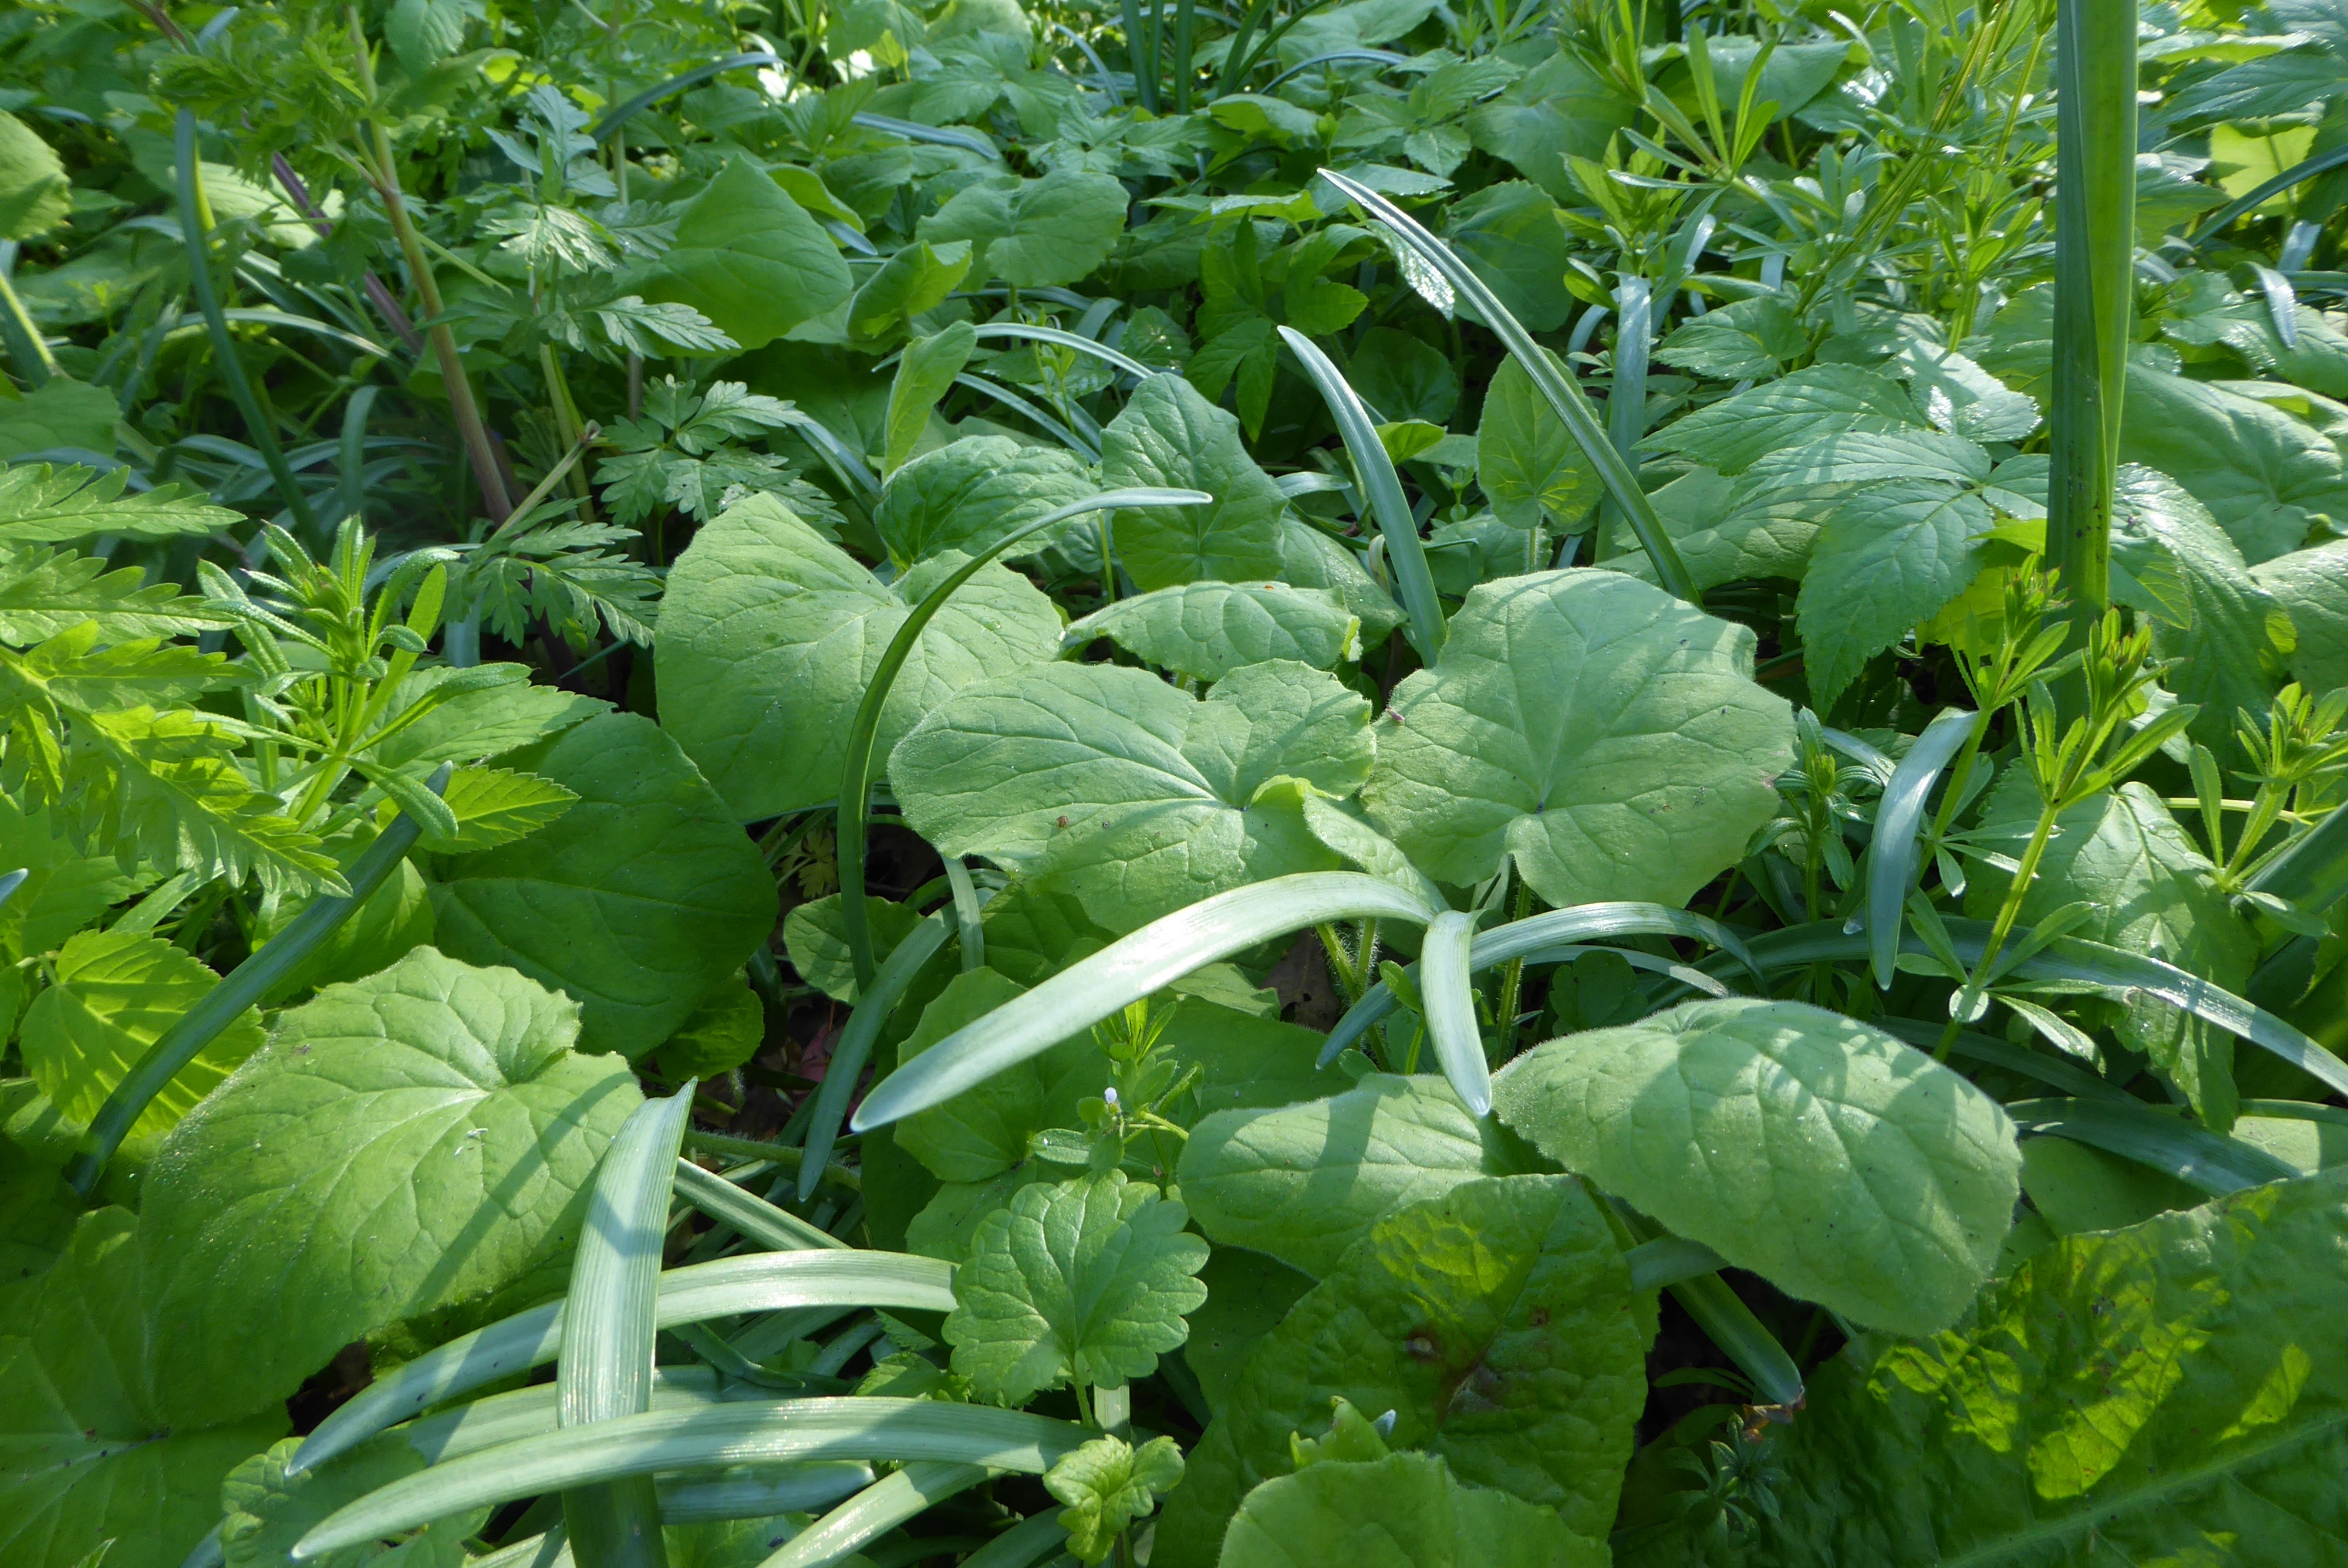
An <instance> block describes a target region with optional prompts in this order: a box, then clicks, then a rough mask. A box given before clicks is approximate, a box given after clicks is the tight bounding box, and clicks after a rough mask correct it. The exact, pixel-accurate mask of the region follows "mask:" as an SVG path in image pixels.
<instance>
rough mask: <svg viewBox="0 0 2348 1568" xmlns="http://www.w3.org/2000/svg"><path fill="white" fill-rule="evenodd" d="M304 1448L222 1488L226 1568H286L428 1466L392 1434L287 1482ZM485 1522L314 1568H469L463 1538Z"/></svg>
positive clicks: (248, 1468) (336, 1557)
mask: <svg viewBox="0 0 2348 1568" xmlns="http://www.w3.org/2000/svg"><path fill="white" fill-rule="evenodd" d="M550 1424H551V1423H550ZM301 1446H302V1440H301V1439H299V1438H286V1439H284V1440H282V1441H280V1442H278V1443H275V1444H273V1446H272V1447H271V1448H270V1450H269V1451H268V1452H266V1453H258V1454H255V1455H253V1456H252V1458H251V1459H249V1460H245V1461H244V1462H243V1463H242V1464H241V1465H239V1466H237V1467H236V1469H234V1470H232V1471H230V1472H229V1474H228V1478H227V1480H226V1481H223V1482H222V1483H221V1489H220V1491H221V1515H222V1517H221V1527H220V1529H221V1552H222V1553H223V1554H224V1555H225V1557H226V1558H227V1562H228V1568H288V1565H289V1564H290V1563H292V1562H293V1556H292V1553H293V1543H294V1542H297V1541H299V1540H301V1539H302V1537H303V1536H304V1535H306V1534H307V1533H309V1532H310V1531H311V1530H312V1529H313V1528H314V1527H315V1526H316V1525H318V1524H319V1523H321V1522H324V1520H325V1518H326V1517H327V1516H328V1515H329V1514H331V1513H333V1512H335V1511H336V1510H337V1509H340V1508H342V1507H344V1506H345V1505H347V1504H349V1503H353V1502H356V1501H358V1500H359V1499H360V1498H362V1497H365V1496H366V1494H367V1493H368V1492H370V1491H375V1490H376V1488H377V1487H379V1486H387V1485H389V1484H390V1483H391V1482H393V1481H398V1480H400V1479H401V1478H402V1477H405V1476H410V1475H414V1474H415V1473H416V1472H417V1471H420V1470H422V1469H424V1467H425V1465H426V1463H427V1460H426V1458H425V1456H424V1455H423V1454H422V1453H419V1452H417V1449H416V1447H415V1446H414V1445H413V1444H411V1443H409V1442H407V1441H404V1440H402V1439H401V1438H400V1437H399V1436H398V1435H396V1434H393V1435H389V1436H386V1437H381V1438H377V1439H376V1440H374V1441H373V1442H370V1443H366V1444H365V1445H363V1446H361V1447H360V1448H358V1449H357V1450H355V1451H353V1452H351V1453H348V1454H345V1456H343V1458H342V1459H340V1460H337V1461H336V1462H335V1463H334V1464H333V1465H330V1466H327V1467H324V1468H323V1469H319V1470H311V1471H302V1472H300V1473H297V1474H294V1475H290V1476H289V1475H288V1474H286V1473H285V1464H286V1461H287V1460H290V1459H292V1458H293V1452H294V1450H296V1449H299V1448H300V1447H301ZM487 1522H489V1515H488V1511H487V1510H483V1509H475V1510H473V1511H472V1512H468V1513H461V1514H458V1515H455V1516H454V1517H451V1518H448V1519H443V1520H440V1521H438V1522H435V1523H433V1524H430V1525H427V1526H426V1527H425V1528H424V1530H423V1531H421V1532H419V1533H418V1534H417V1535H414V1536H410V1537H408V1538H407V1541H405V1542H399V1543H397V1546H396V1549H395V1547H394V1545H393V1543H391V1542H370V1543H368V1544H366V1545H363V1546H352V1547H346V1548H345V1549H344V1550H342V1551H340V1552H335V1553H328V1554H327V1555H326V1556H324V1557H321V1558H314V1559H312V1560H311V1561H313V1562H314V1563H316V1564H317V1568H362V1565H363V1564H367V1563H381V1564H383V1565H384V1568H464V1565H465V1563H467V1562H468V1561H469V1559H468V1557H467V1555H466V1553H465V1538H466V1537H467V1536H469V1535H471V1534H472V1533H474V1532H477V1531H479V1529H480V1528H481V1526H482V1525H484V1524H486V1523H487Z"/></svg>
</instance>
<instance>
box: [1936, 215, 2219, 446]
mask: <svg viewBox="0 0 2348 1568" xmlns="http://www.w3.org/2000/svg"><path fill="white" fill-rule="evenodd" d="M2193 189H2194V190H2207V187H2204V186H2195V187H2193ZM1900 364H1902V365H1903V366H1904V367H1905V368H1906V369H1907V371H1908V395H1910V397H1913V398H1914V399H1915V400H1916V406H1917V407H1919V408H1921V409H1922V410H1923V411H1924V417H1925V418H1927V419H1930V420H1931V422H1932V426H1933V428H1934V429H1936V430H1945V431H1947V432H1949V433H1950V434H1951V435H1952V436H1964V437H1966V438H1967V439H1968V440H1972V441H2020V440H2022V439H2024V437H2026V436H2029V435H2030V433H2031V432H2032V431H2034V430H2035V429H2037V428H2038V405H2037V404H2036V403H2035V402H2034V401H2032V399H2031V397H2030V395H2029V394H2027V393H2024V392H2017V391H2015V390H2014V389H2013V388H2012V387H2010V386H2008V385H2006V384H2005V383H2003V382H2002V381H2000V380H1998V378H1997V377H1995V376H1993V375H1992V374H1990V373H1989V372H1988V371H1986V370H1984V369H1982V367H1981V366H1980V365H1978V364H1974V363H1973V362H1972V360H1970V359H1967V358H1966V357H1965V356H1964V355H1963V354H1957V353H1955V352H1953V351H1952V350H1949V349H1944V348H1937V347H1934V346H1932V345H1931V344H1929V343H1908V344H1906V345H1905V346H1904V347H1902V348H1901V350H1900Z"/></svg>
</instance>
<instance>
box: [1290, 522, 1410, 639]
mask: <svg viewBox="0 0 2348 1568" xmlns="http://www.w3.org/2000/svg"><path fill="white" fill-rule="evenodd" d="M1280 573H1281V576H1282V579H1285V580H1286V581H1287V583H1288V585H1289V586H1290V587H1291V588H1303V589H1321V590H1323V591H1324V592H1328V593H1334V594H1335V595H1336V596H1337V602H1338V603H1339V604H1340V605H1343V606H1344V610H1345V612H1346V613H1347V614H1348V615H1351V616H1353V617H1354V618H1355V619H1356V620H1360V621H1361V623H1362V643H1363V645H1364V646H1365V647H1375V646H1376V645H1377V644H1378V643H1380V642H1382V641H1385V637H1386V634H1387V633H1388V632H1390V631H1392V630H1394V629H1395V627H1397V626H1400V625H1401V624H1402V623H1403V622H1404V621H1405V620H1407V619H1408V617H1406V615H1404V613H1403V609H1402V606H1400V605H1398V604H1396V603H1395V601H1394V595H1392V594H1390V593H1388V592H1387V591H1386V590H1385V589H1384V588H1383V587H1381V586H1380V585H1379V583H1378V580H1377V579H1375V578H1374V577H1372V576H1371V575H1370V574H1369V572H1368V570H1367V569H1365V568H1364V567H1363V565H1362V563H1361V559H1360V558H1359V557H1357V556H1355V555H1354V552H1353V551H1352V550H1351V549H1348V548H1346V547H1345V546H1344V545H1341V544H1339V543H1338V542H1337V541H1336V540H1335V539H1333V538H1330V537H1329V536H1328V535H1327V534H1324V533H1323V532H1322V531H1321V530H1320V529H1319V528H1314V527H1313V525H1312V524H1310V523H1308V522H1305V521H1304V520H1303V518H1298V517H1296V516H1295V515H1294V514H1289V515H1288V516H1286V517H1284V518H1282V521H1281V527H1280Z"/></svg>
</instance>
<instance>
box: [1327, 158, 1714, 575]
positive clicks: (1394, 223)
mask: <svg viewBox="0 0 2348 1568" xmlns="http://www.w3.org/2000/svg"><path fill="white" fill-rule="evenodd" d="M1320 178H1321V179H1325V180H1327V181H1328V182H1329V183H1330V184H1332V185H1334V186H1335V187H1336V188H1337V189H1338V190H1341V191H1343V192H1344V194H1345V195H1346V196H1347V197H1348V198H1349V199H1350V200H1353V202H1354V204H1355V205H1356V206H1358V207H1360V208H1361V209H1362V210H1364V211H1365V212H1367V213H1368V214H1369V215H1370V216H1371V217H1373V218H1375V219H1376V220H1378V221H1379V222H1381V223H1383V224H1385V226H1386V228H1387V229H1389V230H1391V231H1393V233H1394V235H1395V238H1396V239H1397V240H1398V241H1401V242H1402V243H1403V244H1405V245H1407V246H1408V247H1409V248H1410V249H1411V250H1412V251H1416V252H1417V254H1418V256H1419V257H1420V259H1421V260H1423V261H1426V263H1427V265H1429V266H1431V267H1433V268H1434V269H1435V270H1436V271H1437V272H1440V273H1442V274H1443V279H1444V281H1445V282H1447V283H1449V284H1450V285H1451V287H1452V289H1453V290H1454V291H1455V292H1457V294H1458V296H1459V297H1460V298H1461V299H1463V300H1466V301H1467V302H1468V303H1469V304H1471V305H1473V306H1475V307H1476V313H1477V314H1478V316H1480V317H1482V318H1483V320H1484V323H1485V324H1486V325H1488V326H1489V327H1490V328H1491V329H1492V331H1493V332H1494V333H1497V334H1498V337H1499V339H1500V341H1501V342H1502V343H1506V344H1508V345H1509V353H1510V354H1515V355H1516V356H1517V362H1518V363H1519V364H1521V365H1523V366H1524V369H1525V374H1527V375H1529V376H1530V377H1532V382H1533V384H1534V385H1535V386H1537V387H1539V388H1540V394H1541V395H1542V396H1543V397H1545V398H1547V399H1548V400H1549V405H1550V408H1552V409H1553V410H1555V411H1556V414H1557V416H1558V418H1559V419H1560V420H1562V421H1563V422H1564V424H1565V428H1566V430H1567V431H1568V432H1569V433H1570V435H1571V436H1573V439H1574V442H1575V444H1576V445H1578V446H1580V447H1581V450H1582V454H1583V456H1587V457H1588V458H1589V459H1590V462H1591V466H1593V467H1595V468H1596V469H1597V470H1598V477H1599V478H1600V479H1601V480H1602V481H1603V482H1604V484H1605V486H1606V493H1607V495H1608V496H1610V497H1612V498H1613V502H1614V504H1615V505H1616V506H1617V507H1621V508H1622V516H1623V517H1624V518H1626V519H1627V520H1628V521H1629V522H1630V525H1631V531H1632V533H1634V534H1636V535H1637V536H1638V538H1639V545H1640V548H1643V549H1644V550H1645V551H1646V552H1647V559H1649V560H1651V561H1653V562H1654V564H1655V578H1656V580H1657V581H1659V582H1661V583H1662V584H1663V588H1664V589H1665V590H1666V591H1667V592H1670V593H1672V594H1673V595H1675V596H1676V597H1678V598H1680V599H1684V600H1687V602H1688V603H1690V604H1695V605H1701V604H1702V603H1703V602H1704V599H1703V596H1702V595H1701V594H1699V593H1698V592H1697V591H1696V586H1695V579H1694V578H1692V577H1690V576H1689V575H1688V569H1687V566H1686V564H1685V563H1684V562H1683V561H1682V560H1681V559H1680V552H1679V548H1678V547H1677V546H1675V545H1673V543H1672V538H1671V536H1670V535H1669V534H1667V533H1665V532H1664V531H1663V519H1662V518H1659V517H1657V516H1656V515H1655V507H1654V503H1653V502H1652V501H1650V500H1648V499H1647V493H1646V492H1645V491H1644V490H1642V489H1641V488H1639V478H1638V476H1637V475H1635V474H1633V473H1632V471H1631V466H1630V465H1629V464H1628V463H1625V462H1624V461H1623V460H1622V454H1621V453H1620V452H1617V451H1615V450H1614V443H1613V442H1612V440H1611V439H1609V438H1608V436H1607V434H1606V431H1605V429H1604V428H1603V427H1602V426H1601V425H1600V424H1599V423H1598V411H1597V410H1596V409H1594V408H1592V407H1591V404H1590V399H1589V398H1588V397H1586V396H1584V395H1582V391H1581V388H1580V387H1579V386H1576V385H1575V384H1573V378H1572V377H1570V376H1569V375H1566V374H1562V373H1561V372H1560V370H1559V369H1558V367H1557V366H1556V365H1555V364H1552V363H1551V362H1550V357H1549V355H1548V354H1544V353H1542V352H1541V350H1540V345H1539V344H1537V343H1534V342H1533V339H1532V334H1531V333H1528V332H1526V331H1525V329H1524V327H1523V326H1522V325H1521V324H1520V323H1519V322H1518V320H1517V318H1516V317H1514V316H1512V315H1510V314H1509V311H1508V307H1507V306H1505V305H1503V304H1501V303H1500V302H1499V300H1498V297H1497V296H1495V295H1494V294H1493V292H1492V291H1491V290H1490V289H1488V288H1487V287H1485V286H1484V280H1483V279H1481V278H1479V277H1478V276H1477V275H1476V274H1475V272H1472V271H1470V270H1469V268H1468V265H1467V263H1466V262H1464V261H1460V260H1459V258H1458V257H1457V256H1456V255H1454V254H1452V252H1451V249H1450V247H1449V246H1447V245H1446V244H1444V243H1443V241H1440V240H1437V238H1436V237H1435V236H1434V235H1432V234H1430V233H1428V232H1427V231H1426V230H1425V229H1423V228H1421V227H1420V226H1419V224H1418V222H1417V220H1415V219H1413V218H1412V217H1411V216H1410V215H1409V214H1408V213H1406V212H1405V211H1404V210H1402V209H1401V208H1399V207H1397V206H1395V204H1394V203H1393V202H1391V201H1389V200H1386V199H1385V197H1383V196H1381V195H1379V194H1378V193H1377V192H1376V191H1375V190H1371V189H1370V188H1369V187H1368V186H1366V185H1364V184H1363V183H1362V182H1361V181H1360V180H1358V179H1353V178H1351V177H1350V176H1347V175H1344V174H1340V173H1338V172H1336V171H1335V170H1334V169H1323V170H1321V173H1320Z"/></svg>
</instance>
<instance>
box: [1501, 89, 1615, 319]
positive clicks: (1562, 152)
mask: <svg viewBox="0 0 2348 1568" xmlns="http://www.w3.org/2000/svg"><path fill="white" fill-rule="evenodd" d="M1638 114H1639V106H1638V105H1637V104H1636V103H1635V102H1633V101H1632V99H1630V98H1627V97H1623V95H1622V91H1621V90H1620V89H1619V88H1617V87H1615V86H1614V85H1613V84H1612V82H1611V81H1609V80H1608V79H1607V78H1606V77H1603V76H1601V75H1600V74H1599V69H1598V67H1595V66H1593V65H1592V64H1591V63H1590V62H1588V61H1586V60H1584V59H1582V58H1581V56H1577V55H1573V54H1569V53H1566V52H1563V51H1560V52H1558V53H1555V54H1552V55H1550V56H1549V57H1548V58H1547V59H1545V60H1543V61H1542V62H1541V63H1540V65H1538V66H1536V67H1533V69H1531V70H1530V71H1528V72H1526V73H1525V74H1524V75H1523V76H1521V77H1518V78H1517V79H1516V80H1515V81H1513V82H1511V83H1509V86H1508V87H1507V89H1506V90H1505V91H1503V92H1502V93H1501V94H1500V95H1499V97H1496V98H1493V99H1491V100H1489V101H1488V102H1485V103H1481V104H1478V105H1477V106H1476V107H1475V108H1472V109H1470V110H1468V118H1467V125H1468V135H1469V136H1470V137H1471V138H1474V140H1475V143H1476V145H1477V146H1478V148H1481V149H1483V150H1484V151H1486V152H1488V153H1490V154H1491V155H1492V156H1493V157H1495V158H1500V159H1507V160H1508V161H1509V163H1510V164H1512V165H1514V166H1515V168H1516V170H1517V172H1518V173H1519V174H1521V175H1523V176H1524V177H1525V178H1526V179H1529V180H1531V181H1532V182H1533V183H1534V184H1535V185H1538V186H1540V188H1541V189H1542V190H1546V191H1548V192H1549V193H1550V196H1552V197H1554V198H1556V199H1557V200H1560V201H1567V202H1572V203H1575V204H1577V205H1578V204H1580V203H1581V202H1584V201H1587V200H1589V198H1588V196H1587V195H1586V194H1585V193H1584V192H1583V191H1582V190H1581V188H1580V187H1579V186H1577V185H1576V184H1575V183H1574V180H1573V176H1572V175H1571V174H1570V173H1568V172H1567V171H1566V164H1565V160H1566V158H1567V157H1568V156H1569V155H1570V156H1573V157H1576V158H1592V159H1594V158H1602V157H1604V156H1605V154H1606V146H1607V143H1608V142H1610V141H1612V140H1613V139H1614V137H1615V135H1616V133H1618V132H1619V131H1621V130H1622V129H1623V128H1625V127H1627V126H1629V125H1631V124H1632V122H1633V121H1634V120H1635V119H1636V118H1637V117H1638ZM1527 324H1528V325H1529V324H1530V323H1527Z"/></svg>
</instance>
